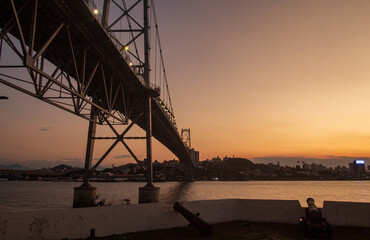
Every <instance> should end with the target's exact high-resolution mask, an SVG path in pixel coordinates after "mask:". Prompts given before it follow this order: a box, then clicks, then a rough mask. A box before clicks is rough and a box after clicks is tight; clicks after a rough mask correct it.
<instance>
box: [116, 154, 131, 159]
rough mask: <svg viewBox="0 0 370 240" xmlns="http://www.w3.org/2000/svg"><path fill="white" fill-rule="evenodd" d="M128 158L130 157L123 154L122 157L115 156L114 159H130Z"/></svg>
mask: <svg viewBox="0 0 370 240" xmlns="http://www.w3.org/2000/svg"><path fill="white" fill-rule="evenodd" d="M130 157H131V155H128V154H123V155H119V156H115V157H114V158H115V159H122V158H130Z"/></svg>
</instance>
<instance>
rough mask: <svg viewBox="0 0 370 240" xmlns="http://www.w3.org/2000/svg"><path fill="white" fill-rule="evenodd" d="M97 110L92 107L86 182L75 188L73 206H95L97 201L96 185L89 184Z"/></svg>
mask: <svg viewBox="0 0 370 240" xmlns="http://www.w3.org/2000/svg"><path fill="white" fill-rule="evenodd" d="M96 120H97V112H96V109H95V107H93V106H92V107H91V113H90V122H89V132H88V135H87V146H86V155H85V169H84V179H83V180H84V182H83V184H82V185H81V186H79V187H75V188H74V195H73V207H74V208H79V207H93V206H95V204H96V203H95V201H96V187H93V186H91V185H90V184H89V177H90V170H91V162H92V156H93V152H94V143H95V133H96Z"/></svg>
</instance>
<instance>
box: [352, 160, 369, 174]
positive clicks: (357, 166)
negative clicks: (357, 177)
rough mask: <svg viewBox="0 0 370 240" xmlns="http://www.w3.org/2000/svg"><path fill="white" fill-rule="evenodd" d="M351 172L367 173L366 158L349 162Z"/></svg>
mask: <svg viewBox="0 0 370 240" xmlns="http://www.w3.org/2000/svg"><path fill="white" fill-rule="evenodd" d="M349 172H350V173H366V169H365V160H355V161H353V162H351V163H349Z"/></svg>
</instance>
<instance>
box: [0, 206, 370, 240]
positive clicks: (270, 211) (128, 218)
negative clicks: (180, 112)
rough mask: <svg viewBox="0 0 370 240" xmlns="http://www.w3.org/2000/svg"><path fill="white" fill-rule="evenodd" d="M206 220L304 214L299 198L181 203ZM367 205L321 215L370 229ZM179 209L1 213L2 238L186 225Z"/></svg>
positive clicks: (290, 218) (285, 219)
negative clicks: (296, 199)
mask: <svg viewBox="0 0 370 240" xmlns="http://www.w3.org/2000/svg"><path fill="white" fill-rule="evenodd" d="M183 205H184V206H185V207H186V208H188V209H189V210H190V211H192V212H194V213H196V212H199V213H200V217H201V218H202V219H203V220H205V221H206V222H208V223H211V224H215V223H222V222H230V221H237V220H245V221H253V222H277V223H292V224H297V223H298V220H299V218H300V217H302V216H303V215H304V209H303V208H301V206H300V204H299V202H298V201H292V200H252V199H225V200H205V201H191V202H184V203H183ZM369 212H370V204H369V203H348V202H324V209H323V214H324V216H325V217H326V218H327V220H328V221H329V222H330V223H331V224H332V225H342V226H362V227H370V218H369V215H368V214H369ZM187 225H188V222H187V221H186V220H185V219H184V218H183V217H182V216H181V215H180V214H178V213H177V212H174V211H170V210H168V209H164V208H163V207H162V205H161V204H160V203H147V204H140V205H121V206H112V207H96V208H84V209H72V208H71V209H65V210H49V211H37V212H20V213H0V240H3V239H12V240H13V239H14V240H16V239H63V238H68V239H76V238H86V237H88V236H89V233H90V229H95V234H96V236H98V237H99V236H108V235H112V234H122V233H128V232H138V231H149V230H156V229H168V228H173V227H182V226H187Z"/></svg>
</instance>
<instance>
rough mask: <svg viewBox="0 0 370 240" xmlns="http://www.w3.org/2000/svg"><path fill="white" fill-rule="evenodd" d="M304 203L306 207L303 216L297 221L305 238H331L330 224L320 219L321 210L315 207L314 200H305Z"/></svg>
mask: <svg viewBox="0 0 370 240" xmlns="http://www.w3.org/2000/svg"><path fill="white" fill-rule="evenodd" d="M306 202H307V204H308V207H307V208H306V209H305V216H304V217H302V218H301V219H300V221H299V223H300V225H301V227H302V229H303V231H304V235H305V236H306V237H313V236H317V235H324V236H325V237H327V238H331V229H330V224H329V223H328V222H327V221H326V219H325V218H323V217H322V213H321V210H320V209H318V208H317V207H316V205H315V200H313V198H307V200H306Z"/></svg>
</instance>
